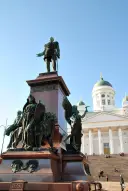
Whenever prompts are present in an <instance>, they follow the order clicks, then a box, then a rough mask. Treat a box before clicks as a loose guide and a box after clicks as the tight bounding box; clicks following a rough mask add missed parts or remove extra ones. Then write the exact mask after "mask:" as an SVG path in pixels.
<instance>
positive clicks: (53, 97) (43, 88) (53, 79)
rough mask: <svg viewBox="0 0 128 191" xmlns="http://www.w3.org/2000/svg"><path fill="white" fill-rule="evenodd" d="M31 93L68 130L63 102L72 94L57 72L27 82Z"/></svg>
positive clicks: (44, 74)
mask: <svg viewBox="0 0 128 191" xmlns="http://www.w3.org/2000/svg"><path fill="white" fill-rule="evenodd" d="M27 83H28V85H29V86H30V92H31V94H32V95H33V96H34V97H35V99H36V101H37V102H38V101H39V100H41V101H42V103H43V104H44V105H45V106H46V110H47V112H53V113H55V114H56V116H57V118H58V124H59V126H60V127H61V128H63V129H64V130H66V128H67V123H66V120H65V117H64V109H63V107H62V101H63V98H64V97H65V96H69V94H70V92H69V90H68V88H67V86H66V84H65V82H64V80H63V78H62V76H58V74H57V72H50V73H41V74H39V76H38V77H37V78H36V79H34V80H29V81H27Z"/></svg>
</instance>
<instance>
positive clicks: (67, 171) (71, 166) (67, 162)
mask: <svg viewBox="0 0 128 191" xmlns="http://www.w3.org/2000/svg"><path fill="white" fill-rule="evenodd" d="M62 161H63V163H62V164H63V165H62V169H63V170H62V171H63V174H62V180H63V181H79V180H87V177H86V175H85V173H84V165H83V162H82V161H83V157H81V156H80V155H79V154H70V155H69V154H68V155H63V157H62Z"/></svg>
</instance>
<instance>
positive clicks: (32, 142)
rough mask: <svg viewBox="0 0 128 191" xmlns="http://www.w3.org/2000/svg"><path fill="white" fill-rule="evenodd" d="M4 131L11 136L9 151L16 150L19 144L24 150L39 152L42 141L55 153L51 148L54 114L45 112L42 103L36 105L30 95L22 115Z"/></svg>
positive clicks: (54, 149) (54, 121)
mask: <svg viewBox="0 0 128 191" xmlns="http://www.w3.org/2000/svg"><path fill="white" fill-rule="evenodd" d="M17 119H18V120H15V122H14V124H12V125H11V126H10V127H8V128H7V130H6V135H7V136H9V135H11V138H10V142H9V145H8V148H9V149H14V148H17V145H18V144H19V142H21V143H22V148H24V149H25V150H30V151H31V150H39V148H40V147H41V145H42V143H44V140H47V141H48V143H49V145H50V147H51V148H50V151H51V152H52V151H53V152H54V153H55V152H57V149H56V148H54V147H53V136H54V130H55V124H56V123H57V118H56V116H55V114H53V113H50V112H46V110H45V106H44V105H43V104H42V103H40V102H39V103H36V101H35V98H34V97H33V96H32V95H30V96H29V97H28V99H27V102H26V104H25V105H24V107H23V113H22V115H20V116H19V115H18V117H17Z"/></svg>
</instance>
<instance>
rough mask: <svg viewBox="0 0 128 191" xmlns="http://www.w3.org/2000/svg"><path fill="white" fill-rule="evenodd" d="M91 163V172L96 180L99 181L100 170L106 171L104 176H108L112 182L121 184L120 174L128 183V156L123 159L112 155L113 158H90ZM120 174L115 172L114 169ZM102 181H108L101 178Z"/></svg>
mask: <svg viewBox="0 0 128 191" xmlns="http://www.w3.org/2000/svg"><path fill="white" fill-rule="evenodd" d="M88 160H89V162H90V165H89V166H90V171H91V174H92V176H93V178H94V180H99V177H98V173H99V171H100V170H103V171H104V175H105V176H106V175H108V179H109V180H110V181H116V182H119V180H120V174H122V175H123V177H124V180H125V181H128V155H127V156H124V157H121V156H119V155H111V158H105V157H104V156H98V155H97V156H88ZM115 167H116V168H117V169H118V170H119V172H114V168H115ZM100 180H102V181H106V177H101V179H100Z"/></svg>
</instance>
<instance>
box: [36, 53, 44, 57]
mask: <svg viewBox="0 0 128 191" xmlns="http://www.w3.org/2000/svg"><path fill="white" fill-rule="evenodd" d="M43 55H44V53H43V52H41V53H38V54H36V56H37V57H41V56H43Z"/></svg>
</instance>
